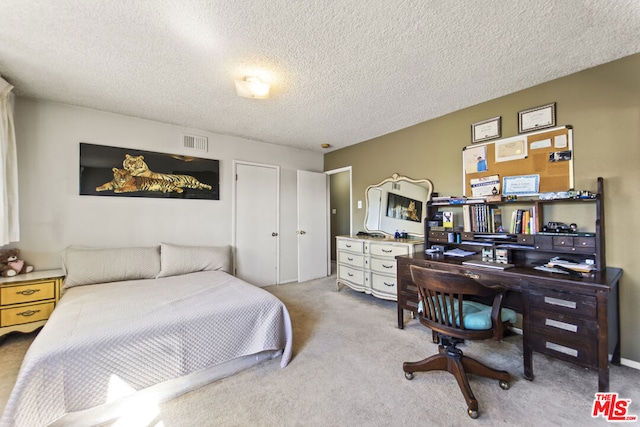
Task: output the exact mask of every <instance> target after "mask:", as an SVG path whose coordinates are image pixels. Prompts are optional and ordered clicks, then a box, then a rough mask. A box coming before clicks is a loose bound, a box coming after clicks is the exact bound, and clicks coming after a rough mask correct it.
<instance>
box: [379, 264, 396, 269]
mask: <svg viewBox="0 0 640 427" xmlns="http://www.w3.org/2000/svg"><path fill="white" fill-rule="evenodd" d="M382 266H383V267H384V268H393V267H395V266H396V265H395V264H392V265H385V264H382Z"/></svg>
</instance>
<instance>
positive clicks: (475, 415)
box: [467, 409, 480, 420]
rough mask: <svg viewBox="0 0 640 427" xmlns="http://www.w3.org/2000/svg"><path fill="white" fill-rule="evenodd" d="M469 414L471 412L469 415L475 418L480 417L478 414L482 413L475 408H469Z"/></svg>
mask: <svg viewBox="0 0 640 427" xmlns="http://www.w3.org/2000/svg"><path fill="white" fill-rule="evenodd" d="M467 414H469V416H470V417H471V418H473V419H474V420H475V419H476V418H478V415H480V414H478V411H474V410H473V409H468V410H467Z"/></svg>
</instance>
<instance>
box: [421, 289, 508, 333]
mask: <svg viewBox="0 0 640 427" xmlns="http://www.w3.org/2000/svg"><path fill="white" fill-rule="evenodd" d="M439 299H440V305H441V306H442V297H441V296H440V297H439ZM446 301H447V309H448V312H449V322H451V323H453V322H452V320H451V310H450V308H451V305H450V303H449V297H446ZM434 302H435V299H434ZM453 304H454V313H453V314H454V316H455V319H456V326H458V327H459V326H460V315H459V313H458V300H457V299H456V298H453ZM418 313H422V301H420V302H419V303H418ZM462 314H463V316H464V327H465V329H471V330H474V331H485V330H488V329H491V306H489V305H486V304H481V303H479V302H475V301H467V300H463V301H462ZM440 315H442V316H444V312H442V313H440ZM500 318H501V319H502V321H503V322H510V323H515V322H516V312H515V311H513V310H511V309H509V308H503V309H502V311H501V313H500Z"/></svg>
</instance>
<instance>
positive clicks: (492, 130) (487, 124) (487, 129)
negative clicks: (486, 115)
mask: <svg viewBox="0 0 640 427" xmlns="http://www.w3.org/2000/svg"><path fill="white" fill-rule="evenodd" d="M501 120H502V117H500V116H499V117H494V118H492V119H487V120H483V121H481V122H478V123H474V124H472V125H471V142H472V143H474V144H475V143H476V142H482V141H486V140H489V139H494V138H500V135H501Z"/></svg>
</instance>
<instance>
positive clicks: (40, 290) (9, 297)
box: [0, 280, 56, 305]
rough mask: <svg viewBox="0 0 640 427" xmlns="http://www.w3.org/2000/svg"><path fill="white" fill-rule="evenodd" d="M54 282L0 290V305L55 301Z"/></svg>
mask: <svg viewBox="0 0 640 427" xmlns="http://www.w3.org/2000/svg"><path fill="white" fill-rule="evenodd" d="M55 297H56V286H55V281H54V280H50V281H42V282H36V283H30V284H28V285H17V286H7V287H4V288H1V289H0V305H12V304H20V303H24V302H32V301H42V300H47V299H55Z"/></svg>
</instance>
